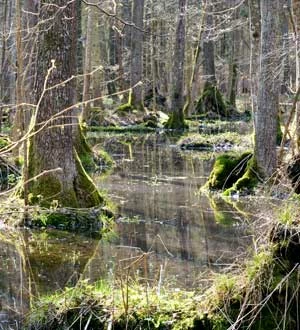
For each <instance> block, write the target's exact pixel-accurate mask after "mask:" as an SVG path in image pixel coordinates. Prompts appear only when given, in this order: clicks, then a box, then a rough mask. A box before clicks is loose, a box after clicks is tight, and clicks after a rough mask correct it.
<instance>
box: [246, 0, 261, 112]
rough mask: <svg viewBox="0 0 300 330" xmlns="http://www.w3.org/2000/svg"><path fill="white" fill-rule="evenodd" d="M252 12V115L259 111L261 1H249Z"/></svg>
mask: <svg viewBox="0 0 300 330" xmlns="http://www.w3.org/2000/svg"><path fill="white" fill-rule="evenodd" d="M249 12H250V20H249V22H250V43H251V46H250V47H251V52H250V80H251V103H252V113H253V114H255V112H256V111H257V98H258V79H259V76H258V74H259V70H258V68H259V52H260V33H261V23H260V0H249Z"/></svg>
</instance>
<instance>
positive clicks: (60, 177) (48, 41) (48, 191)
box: [28, 0, 101, 207]
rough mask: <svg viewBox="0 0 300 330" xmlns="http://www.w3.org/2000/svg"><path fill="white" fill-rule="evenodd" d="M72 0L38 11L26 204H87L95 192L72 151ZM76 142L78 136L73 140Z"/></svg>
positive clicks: (94, 199) (74, 36)
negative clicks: (33, 109) (27, 197)
mask: <svg viewBox="0 0 300 330" xmlns="http://www.w3.org/2000/svg"><path fill="white" fill-rule="evenodd" d="M76 13H77V10H76V3H75V2H74V1H71V2H69V3H67V4H66V2H65V1H63V0H55V1H54V0H48V1H44V2H43V4H42V5H41V8H40V12H39V26H40V31H39V45H38V58H39V61H38V64H37V72H38V75H37V76H36V82H35V93H36V104H37V105H36V111H35V114H34V116H33V118H32V125H34V135H33V136H32V138H31V140H30V147H29V156H28V157H29V159H28V167H29V171H28V173H29V180H30V182H29V184H28V192H29V194H30V196H29V197H31V200H30V201H31V202H32V203H34V202H39V204H40V205H44V206H49V205H51V203H52V201H53V200H56V201H57V202H58V204H59V205H60V206H69V207H91V206H94V205H97V204H99V203H100V202H101V198H100V195H99V193H98V191H97V189H96V187H95V186H94V184H93V182H92V181H91V179H90V178H89V177H88V175H87V174H86V172H85V171H84V169H83V167H82V164H81V161H80V159H79V155H78V153H77V151H76V147H78V146H76V143H75V138H76V137H78V121H77V115H76V112H75V110H73V109H72V108H73V107H74V104H75V100H76V99H75V96H76V95H75V93H76V92H75V91H76V88H75V85H74V79H72V77H73V75H74V74H75V73H76V69H77V67H76V51H77V43H76V40H77V33H76V27H77V21H76ZM76 141H77V143H78V139H76Z"/></svg>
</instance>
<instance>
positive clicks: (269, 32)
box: [254, 0, 281, 178]
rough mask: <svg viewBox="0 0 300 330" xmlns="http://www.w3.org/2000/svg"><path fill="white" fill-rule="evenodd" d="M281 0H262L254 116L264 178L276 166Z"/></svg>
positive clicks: (257, 158)
mask: <svg viewBox="0 0 300 330" xmlns="http://www.w3.org/2000/svg"><path fill="white" fill-rule="evenodd" d="M279 11H280V1H279V0H262V1H261V50H260V72H259V94H258V107H257V112H256V113H255V117H254V125H255V146H254V161H255V165H256V167H257V170H258V173H259V175H260V176H261V177H262V178H269V177H271V176H272V175H273V173H274V171H275V169H276V166H277V156H276V135H277V120H278V107H279V98H278V95H279V79H278V72H276V68H278V63H279V57H280V52H279V45H280V42H279V41H280V30H281V29H280V21H279Z"/></svg>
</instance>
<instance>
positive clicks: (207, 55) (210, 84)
mask: <svg viewBox="0 0 300 330" xmlns="http://www.w3.org/2000/svg"><path fill="white" fill-rule="evenodd" d="M214 8H215V4H214V2H213V1H212V0H208V1H207V5H206V11H207V12H206V15H205V31H204V33H203V45H202V48H203V77H204V78H203V80H204V87H203V92H202V95H201V96H200V98H199V101H198V103H197V107H196V110H197V111H198V112H200V113H210V114H214V115H215V116H221V117H224V116H227V109H226V105H225V103H224V101H223V96H222V94H221V93H220V91H219V89H218V86H217V78H216V67H215V42H214V40H213V36H214V34H215V27H214Z"/></svg>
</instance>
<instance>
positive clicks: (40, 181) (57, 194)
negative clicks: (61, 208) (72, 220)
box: [28, 173, 77, 207]
mask: <svg viewBox="0 0 300 330" xmlns="http://www.w3.org/2000/svg"><path fill="white" fill-rule="evenodd" d="M28 198H29V203H30V204H31V205H34V204H38V205H40V206H42V207H50V206H51V204H52V202H53V200H59V201H60V203H61V204H62V205H64V204H65V203H66V202H67V203H70V204H69V205H68V206H70V207H77V202H76V196H75V194H74V193H71V194H70V195H68V194H63V195H62V185H61V182H60V181H59V179H58V178H57V177H56V176H54V175H53V174H51V173H47V174H44V175H42V176H40V177H38V178H37V179H35V180H34V181H33V182H31V184H30V194H29V196H28Z"/></svg>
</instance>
